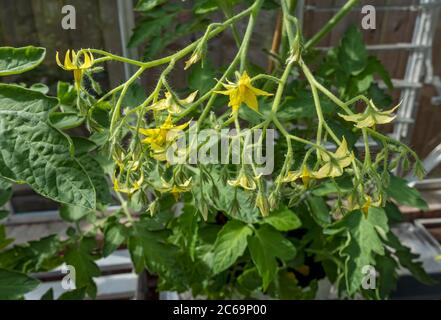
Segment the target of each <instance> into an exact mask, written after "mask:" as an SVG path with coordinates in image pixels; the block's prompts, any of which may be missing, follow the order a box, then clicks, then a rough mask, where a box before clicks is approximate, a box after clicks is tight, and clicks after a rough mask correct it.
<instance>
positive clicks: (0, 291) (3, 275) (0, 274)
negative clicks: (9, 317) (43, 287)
mask: <svg viewBox="0 0 441 320" xmlns="http://www.w3.org/2000/svg"><path fill="white" fill-rule="evenodd" d="M39 283H40V281H38V280H36V279H34V278H31V277H28V276H27V275H25V274H23V273H20V272H15V271H9V270H5V269H0V299H8V300H12V299H20V298H21V297H22V296H23V295H24V294H26V293H28V292H29V291H32V290H34V289H35V288H36V287H37V286H38V285H39Z"/></svg>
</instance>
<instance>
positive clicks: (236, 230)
mask: <svg viewBox="0 0 441 320" xmlns="http://www.w3.org/2000/svg"><path fill="white" fill-rule="evenodd" d="M252 233H253V230H251V228H250V227H248V226H247V225H246V224H244V223H242V222H240V221H236V220H231V221H229V222H227V224H226V225H225V226H224V227H223V228H222V229H221V231H220V232H219V234H218V235H217V238H216V242H215V243H214V247H213V257H212V261H211V268H212V271H213V274H218V273H220V272H222V271H224V270H226V269H228V268H229V267H231V266H232V265H233V264H234V262H236V260H237V258H239V257H240V256H241V255H243V253H244V252H245V249H246V247H247V237H248V236H249V235H251V234H252Z"/></svg>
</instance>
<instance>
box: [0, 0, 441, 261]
mask: <svg viewBox="0 0 441 320" xmlns="http://www.w3.org/2000/svg"><path fill="white" fill-rule="evenodd" d="M215 2H216V1H213V0H200V1H199V0H198V1H180V0H177V1H161V0H157V1H143V0H141V1H135V0H134V1H131V0H88V1H84V0H82V1H80V0H15V1H11V0H0V46H14V47H20V46H26V45H35V46H42V47H45V48H47V56H46V60H45V61H44V64H43V66H41V67H39V68H37V69H35V70H33V71H31V72H28V73H25V74H24V75H22V76H19V77H17V76H15V77H8V78H6V81H7V82H24V83H26V84H28V85H31V84H32V83H33V82H40V83H44V84H45V85H47V86H48V87H49V89H50V90H51V91H52V92H53V91H54V90H56V83H57V81H58V80H64V81H71V78H70V77H71V75H70V73H67V72H64V71H63V70H61V69H60V68H59V67H58V66H57V65H56V63H55V53H56V51H59V52H61V53H62V54H64V52H66V50H67V49H72V48H73V49H80V48H89V47H90V48H97V49H104V50H106V51H109V52H112V53H115V54H118V55H124V56H127V57H130V58H134V59H141V60H151V59H154V58H157V57H159V56H164V55H168V54H170V53H173V52H174V51H176V50H177V49H178V48H182V47H183V46H185V45H186V44H188V43H189V42H190V41H191V40H192V39H195V35H198V34H200V33H201V32H202V30H204V28H205V27H206V26H207V24H208V22H209V21H210V20H211V21H212V20H222V19H224V17H223V16H222V15H220V14H219V13H213V10H212V8H213V3H215ZM244 2H249V1H244ZM345 2H346V1H344V0H320V1H319V0H304V1H298V3H299V8H298V12H297V16H298V17H299V18H300V19H301V21H302V25H303V32H304V35H305V38H306V39H308V38H310V37H311V36H312V35H314V34H315V33H316V32H317V31H318V30H319V29H320V28H321V27H322V26H323V25H324V24H325V23H326V22H327V21H328V20H329V19H330V18H331V17H332V16H333V15H334V14H335V12H336V11H337V10H338V8H340V7H341V6H342V5H344V3H345ZM271 3H272V1H271V0H269V1H267V3H266V10H265V11H264V12H263V13H262V14H263V20H261V22H260V24H259V25H258V31H257V32H256V34H257V36H255V37H254V39H253V41H254V44H253V43H252V49H251V50H250V53H251V55H252V59H253V61H254V62H255V63H256V64H259V65H267V64H268V63H269V64H270V62H268V52H266V51H264V50H262V47H266V48H271V45H272V42H273V40H274V32H275V30H277V29H278V25H279V24H280V17H279V12H278V11H277V10H272V9H271ZM65 5H72V6H74V7H75V9H76V29H75V30H64V29H63V28H62V27H61V19H62V17H63V16H64V15H63V14H62V13H61V11H62V8H63V6H65ZM158 5H159V6H160V7H161V10H152V8H153V7H155V6H158ZM244 5H245V4H244ZM364 5H373V6H374V7H375V9H376V28H375V29H374V30H363V29H362V28H361V20H362V18H363V16H364V15H363V14H362V7H363V6H364ZM439 16H440V2H439V1H436V0H375V1H364V0H363V1H360V3H359V5H358V6H357V7H355V8H354V9H353V10H352V11H351V13H350V14H349V15H347V16H346V17H345V18H344V19H343V20H342V21H341V22H340V23H339V24H338V25H337V26H336V27H335V29H334V30H333V31H332V32H331V33H330V34H329V35H327V36H326V37H325V38H324V39H322V41H320V43H319V44H318V49H319V50H323V51H326V50H329V48H330V47H332V46H334V45H337V44H338V43H339V41H340V40H341V38H342V35H343V33H344V32H345V31H346V30H347V28H348V27H349V26H350V25H355V26H357V27H358V28H359V29H360V30H361V32H362V33H363V36H364V39H365V42H366V44H367V45H368V50H369V51H370V53H372V54H375V55H376V56H377V57H379V59H380V60H381V61H382V63H383V64H384V66H385V68H386V69H387V71H388V72H389V73H390V75H391V78H392V79H393V84H394V89H393V90H389V92H388V93H389V94H390V95H391V96H392V97H393V99H394V104H397V103H398V102H399V101H400V100H403V105H402V107H401V108H400V113H399V114H398V118H397V121H396V123H395V124H394V127H393V128H389V129H390V133H391V134H393V135H394V136H395V137H396V138H398V139H400V140H402V141H405V142H407V143H408V144H409V145H410V146H411V147H412V148H413V149H414V150H416V151H417V153H418V155H419V156H420V157H421V158H422V159H425V165H426V169H427V171H428V174H427V177H426V179H425V180H424V181H422V182H418V183H417V187H418V188H419V189H420V191H421V192H422V193H423V195H424V197H425V198H426V200H427V201H428V203H429V208H430V210H429V211H426V212H421V211H419V210H416V209H410V208H401V209H402V210H403V212H405V213H406V220H407V221H416V219H420V220H419V223H420V224H421V225H423V224H424V225H425V229H424V230H426V231H427V230H429V233H430V236H431V238H430V239H431V240H427V239H426V238H424V237H426V236H427V234H426V235H421V234H419V235H418V236H417V237H420V238H421V237H423V238H424V240H422V242H421V243H422V244H421V245H422V246H424V245H431V244H430V242H431V241H433V239H435V240H436V242H437V244H432V245H435V246H436V245H438V246H439V241H441V220H440V218H441V165H440V164H441V146H440V144H441V125H440V120H441V81H440V78H439V76H441V55H440V52H441V19H439ZM238 27H239V29H240V28H243V27H244V26H243V25H240V24H239V26H238ZM235 50H236V47H235V42H234V37H233V35H232V34H231V32H230V31H228V32H226V33H225V34H223V35H222V36H219V37H217V38H216V39H214V40H213V41H211V42H210V46H209V56H210V58H211V60H212V61H213V63H214V64H216V65H222V64H225V63H227V62H228V61H229V60H230V59H231V58H232V56H233V55H234V53H235ZM177 70H183V69H182V68H177ZM132 72H133V70H130V68H129V67H125V66H124V65H122V64H119V63H108V64H107V65H106V68H105V70H104V71H103V72H102V73H99V74H97V80H98V81H99V83H100V84H101V86H102V87H103V89H109V88H112V87H114V86H116V85H118V84H119V83H121V82H122V81H123V80H124V79H126V78H127V77H128V76H130V74H131V73H132ZM190 72H192V74H190V77H189V78H188V77H187V76H186V75H185V74H184V73H183V72H181V73H180V72H179V71H177V72H175V73H174V74H173V77H172V79H171V81H172V83H173V85H174V86H176V87H179V86H185V85H190V86H191V82H192V81H213V79H200V74H198V73H197V72H198V69H197V68H195V69H194V70H191V71H190ZM159 73H160V70H154V71H151V72H149V73H147V74H146V75H145V76H144V78H143V79H141V81H140V86H141V88H143V90H146V91H147V90H148V89H149V87H150V86H151V85H152V83H153V82H154V81H155V79H156V78H157V76H158V74H159ZM3 81H4V79H3ZM379 83H380V86H383V87H385V85H384V84H382V83H381V81H380V82H379ZM408 178H409V179H410V180H412V177H408ZM9 206H10V209H12V210H11V211H12V212H14V213H15V214H14V215H12V216H11V218H10V219H9V221H8V222H7V224H8V230H9V231H8V232H9V234H10V235H11V237H13V238H16V239H18V240H21V241H27V240H32V239H36V238H40V237H41V236H42V235H45V234H52V233H54V232H61V231H62V230H64V229H65V224H64V223H63V222H61V221H59V220H58V219H57V215H54V214H53V210H56V209H57V205H56V204H54V203H51V202H49V201H48V200H46V199H43V198H42V197H39V196H38V195H37V194H35V193H34V192H32V190H30V189H29V188H28V187H26V186H15V187H14V196H13V198H12V201H11V203H10V204H9ZM30 213H32V215H30ZM421 219H429V220H430V219H432V220H430V221H429V222H430V223H426V222H427V220H421ZM417 225H418V224H417ZM403 228H404V229H403V230H404V231H403V232H404V233H406V232H407V233H409V234H410V232H411V231H412V230H413V231H415V229H409V228H415V227H413V225H412V226H409V225H408V226H404V227H403ZM406 228H407V229H406ZM413 231H412V232H413ZM426 231H424V232H426ZM410 238H411V236H410ZM409 241H413V240H412V239H410V240H409ZM126 267H127V266H126Z"/></svg>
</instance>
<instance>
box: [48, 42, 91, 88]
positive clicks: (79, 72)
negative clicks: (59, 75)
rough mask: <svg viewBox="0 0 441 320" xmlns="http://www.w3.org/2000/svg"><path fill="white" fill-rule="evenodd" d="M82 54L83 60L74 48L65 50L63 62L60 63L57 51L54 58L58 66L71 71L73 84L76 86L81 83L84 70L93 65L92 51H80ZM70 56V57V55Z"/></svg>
mask: <svg viewBox="0 0 441 320" xmlns="http://www.w3.org/2000/svg"><path fill="white" fill-rule="evenodd" d="M81 53H82V56H83V61H81V60H80V56H81V54H77V53H76V52H75V50H72V52H71V50H67V52H66V55H65V56H64V64H61V62H60V57H59V54H58V51H57V54H56V56H55V59H56V61H57V64H58V66H59V67H60V68H62V69H64V70H68V71H73V74H74V79H75V86H76V87H77V88H79V87H80V85H81V79H82V78H83V73H84V70H86V69H89V68H91V67H92V66H93V63H94V58H93V55H92V53H90V52H86V51H81ZM71 56H72V57H71Z"/></svg>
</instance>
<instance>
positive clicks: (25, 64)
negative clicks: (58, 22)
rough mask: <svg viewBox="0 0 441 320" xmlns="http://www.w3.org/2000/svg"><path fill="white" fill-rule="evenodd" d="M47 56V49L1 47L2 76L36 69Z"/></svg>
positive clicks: (0, 65) (0, 74) (0, 73)
mask: <svg viewBox="0 0 441 320" xmlns="http://www.w3.org/2000/svg"><path fill="white" fill-rule="evenodd" d="M45 55H46V49H45V48H37V47H33V46H28V47H22V48H12V47H0V76H9V75H13V74H20V73H23V72H26V71H29V70H31V69H34V68H35V67H36V66H38V65H39V64H40V63H41V62H42V61H43V60H44V57H45Z"/></svg>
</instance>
